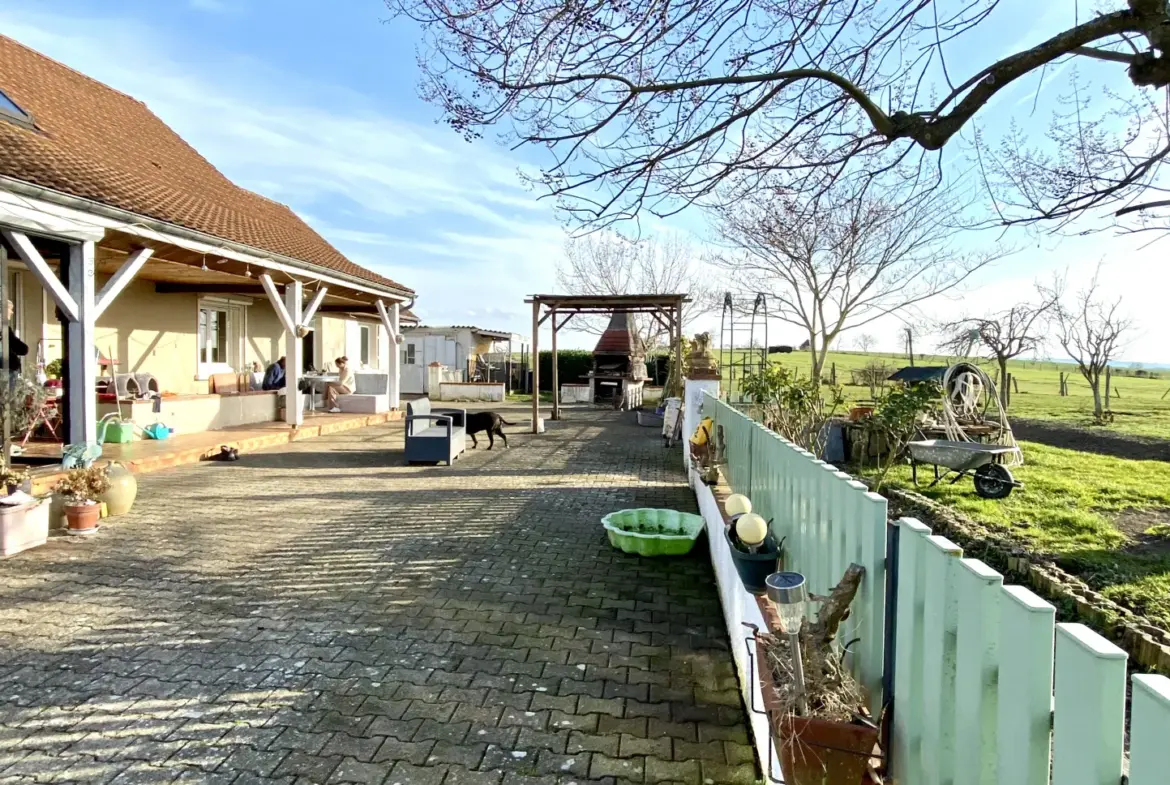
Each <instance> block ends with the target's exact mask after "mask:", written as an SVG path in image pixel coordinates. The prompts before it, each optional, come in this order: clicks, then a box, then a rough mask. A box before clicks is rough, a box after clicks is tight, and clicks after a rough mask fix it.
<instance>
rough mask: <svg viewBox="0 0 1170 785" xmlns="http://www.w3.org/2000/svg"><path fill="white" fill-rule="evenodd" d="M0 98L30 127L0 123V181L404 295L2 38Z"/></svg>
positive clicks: (149, 119) (140, 108) (150, 126)
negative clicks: (83, 201) (202, 235)
mask: <svg viewBox="0 0 1170 785" xmlns="http://www.w3.org/2000/svg"><path fill="white" fill-rule="evenodd" d="M0 90H3V91H4V93H5V94H6V95H7V96H8V97H9V98H10V99H11V100H12V101H13V102H15V103H16V105H17V106H19V107H20V108H21V109H23V110H24V111H26V112H27V113H28V114H30V115H31V116H32V119H33V121H34V123H35V125H36V130H30V129H28V128H25V127H22V126H20V125H18V124H16V123H12V122H6V121H4V120H2V119H0V174H2V175H6V176H8V177H11V178H14V179H17V180H23V181H25V182H29V183H33V184H35V185H39V186H43V187H45V188H50V189H53V190H56V191H61V192H63V193H66V194H70V195H73V196H79V197H83V198H86V199H92V200H93V201H96V202H102V203H104V204H107V205H110V206H112V207H118V208H121V209H123V210H128V211H130V212H133V213H138V214H140V215H145V216H148V217H150V218H155V219H157V220H160V221H166V222H168V223H172V224H177V225H179V226H184V227H187V228H189V229H194V230H197V231H200V232H204V233H206V234H211V235H214V236H216V237H220V238H222V239H225V240H231V241H233V242H237V243H243V244H244V245H248V246H251V247H252V248H256V249H258V250H261V251H268V252H270V253H275V254H281V255H284V256H289V257H292V258H295V259H299V260H301V261H303V262H308V263H310V264H315V265H319V266H321V267H325V268H328V269H330V270H334V271H337V272H340V273H344V274H347V275H351V276H353V277H355V278H360V279H362V280H365V281H368V282H370V283H374V284H379V285H382V286H388V287H392V288H394V289H398V290H405V291H410V290H409V289H407V287H405V286H403V285H401V284H399V283H396V282H394V281H392V280H390V279H389V278H385V277H383V276H381V275H378V274H377V273H374V272H372V271H370V270H367V269H365V268H364V267H359V266H358V265H356V264H354V263H353V262H351V261H350V260H349V259H347V258H345V256H343V255H342V254H341V253H340V252H339V251H338V250H337V249H335V248H334V247H333V246H332V245H330V244H329V243H328V242H326V241H325V239H324V238H322V237H321V236H320V235H319V234H317V233H316V232H314V231H313V230H312V229H311V228H309V226H308V225H307V224H305V222H304V221H302V220H301V219H300V218H298V217H297V216H296V214H295V213H293V211H292V210H290V209H289V208H288V207H286V206H284V205H282V204H279V203H277V202H274V201H272V200H271V199H267V198H265V197H263V196H260V195H259V194H255V193H253V192H251V191H248V190H246V189H244V188H240V187H239V186H237V185H236V184H235V183H233V182H232V181H231V180H229V179H228V178H226V177H225V176H224V175H223V174H222V173H220V171H219V170H218V169H216V168H215V167H214V166H212V165H211V163H210V162H209V161H207V159H205V158H204V157H203V156H201V155H200V154H199V153H198V152H197V151H196V150H195V149H194V148H193V147H191V146H190V145H189V144H187V143H186V142H184V141H183V139H182V138H180V137H179V135H178V134H176V133H175V132H174V131H172V130H171V129H170V128H169V127H168V126H167V125H166V124H165V123H163V122H162V120H160V119H159V118H158V117H156V116H155V115H154V114H153V113H152V112H151V111H150V110H149V109H147V108H146V105H145V104H143V103H141V102H139V101H137V100H135V99H133V98H131V97H130V96H128V95H125V94H124V93H120V92H118V91H117V90H114V89H112V88H110V87H108V86H106V85H104V84H102V83H101V82H98V81H95V80H93V79H91V78H89V77H87V76H85V75H83V74H80V73H78V72H77V71H74V70H73V69H71V68H68V67H66V66H64V65H62V64H60V63H58V62H56V61H55V60H51V59H49V58H47V57H45V56H44V55H42V54H40V53H39V52H36V51H33V50H32V49H29V48H28V47H26V46H24V45H22V44H20V43H18V42H17V41H14V40H13V39H11V38H7V37H5V36H3V35H0Z"/></svg>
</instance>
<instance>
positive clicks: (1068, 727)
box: [1052, 624, 1136, 785]
mask: <svg viewBox="0 0 1170 785" xmlns="http://www.w3.org/2000/svg"><path fill="white" fill-rule="evenodd" d="M1125 660H1126V655H1125V652H1124V651H1122V650H1121V649H1119V648H1118V647H1117V646H1114V645H1113V644H1112V643H1110V642H1109V641H1107V640H1105V639H1104V638H1102V637H1101V636H1100V635H1098V634H1097V633H1095V632H1093V631H1092V630H1090V629H1089V628H1088V627H1086V626H1085V625H1083V624H1058V625H1056V698H1055V702H1054V717H1053V723H1052V781H1053V783H1055V784H1056V785H1102V784H1103V783H1106V782H1108V783H1113V782H1120V781H1121V766H1122V758H1123V757H1124V750H1125ZM1135 785H1136V784H1135Z"/></svg>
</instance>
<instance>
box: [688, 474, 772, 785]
mask: <svg viewBox="0 0 1170 785" xmlns="http://www.w3.org/2000/svg"><path fill="white" fill-rule="evenodd" d="M684 460H685V461H687V463H688V464H689V462H690V461H689V456H686V454H685V453H684ZM687 474H688V475H689V477H690V481H691V487H693V488H694V490H695V498H696V499H697V500H698V503H699V512H700V513H701V514H702V516H703V520H704V522H705V523H706V524H707V543H708V545H709V546H710V548H711V565H712V566H713V567H714V568H715V583H716V586H717V588H718V590H719V602H720V604H721V605H722V606H723V621H724V623H725V624H726V625H727V635H728V638H729V639H730V642H731V656H732V658H733V659H734V661H735V670H736V675H737V676H738V677H739V690H740V697H742V698H743V703H744V706H747V707H748V708H749V709H751V708H753V707H754V708H756V709H760V710H761V711H762V710H763V706H764V701H763V697H762V695H761V693H760V674H759V671H758V670H757V667H758V665H757V659H756V657H755V651H754V649H749V645H750V640H751V635H752V631H751V630H750V629H749V628H747V627H745V626H744V624H754V625H755V626H756V627H758V628H759V629H760V630H761V631H765V632H766V631H767V629H768V626H767V624H766V623H765V622H764V616H763V614H762V613H761V612H760V606H759V604H758V603H757V602H756V598H755V597H754V596H752V595H751V594H749V593H748V592H747V590H745V589H744V588H743V583H742V582H741V581H740V579H739V573H737V572H736V571H735V564H734V562H732V560H731V549H730V546H728V544H727V538H726V537H724V535H723V527H724V523H723V513H722V511H721V509H720V506H719V502H718V501H717V500H716V498H715V494H714V492H712V490H711V488H709V487H708V486H706V485H704V484H703V482H702V481H701V480H700V479H699V475H698V473H696V472H694V471H692V470H690V468H688V469H687ZM747 717H748V726H749V727H748V729H749V730H750V731H751V734H752V743H753V744H754V746H755V748H756V755H757V756H758V762H759V764H760V768H761V769H766V770H767V772H768V773H769V774H770V775H771V776H772V777H776V778H781V779H782V775H781V773H780V762H779V760H778V759H777V758H776V751H775V748H774V745H773V744H772V734H771V730H770V729H769V728H768V718H767V717H766V716H765V715H764V714H762V713H757V712H756V711H748V713H747ZM769 751H771V754H769ZM766 758H767V759H770V760H767V761H766V760H765V759H766ZM772 781H776V780H772Z"/></svg>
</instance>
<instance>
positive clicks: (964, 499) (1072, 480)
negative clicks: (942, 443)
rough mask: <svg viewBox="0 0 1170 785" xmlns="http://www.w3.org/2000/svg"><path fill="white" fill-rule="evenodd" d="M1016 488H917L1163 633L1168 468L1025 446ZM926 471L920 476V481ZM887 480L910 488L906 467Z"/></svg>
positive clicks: (1168, 615)
mask: <svg viewBox="0 0 1170 785" xmlns="http://www.w3.org/2000/svg"><path fill="white" fill-rule="evenodd" d="M1022 446H1023V448H1024V454H1025V456H1026V463H1025V465H1024V466H1021V467H1018V468H1017V467H1013V468H1012V472H1013V474H1014V475H1015V476H1016V478H1017V479H1018V480H1020V481H1022V482H1023V483H1024V484H1025V487H1024V488H1022V489H1017V490H1015V491H1014V492H1013V493H1012V494H1011V495H1010V496H1009V497H1008V498H1007V499H1003V500H1000V501H992V500H988V499H981V498H980V497H978V496H976V495H975V491H974V488H973V486H972V484H971V481H970V480H969V479H964V480H960V481H959V482H958V483H957V484H955V485H949V484H946V483H945V481H944V483H941V484H939V485H937V486H935V487H934V488H925V487H920V488H918V489H917V490H918V491H919V492H920V493H923V494H924V495H926V496H929V497H930V498H932V499H935V500H938V501H940V502H943V503H945V504H947V505H948V506H950V507H952V508H953V509H955V510H958V511H959V512H961V513H963V514H965V515H967V516H968V517H970V518H972V519H973V520H976V521H979V522H980V523H982V524H983V525H985V526H987V527H988V528H989V529H993V530H996V531H1000V532H1005V533H1008V534H1009V535H1010V536H1011V537H1013V538H1015V539H1017V540H1019V541H1020V542H1022V543H1024V544H1026V545H1027V546H1028V547H1029V548H1030V549H1032V550H1034V551H1035V552H1036V553H1038V554H1047V555H1051V556H1052V557H1054V558H1055V560H1056V561H1057V563H1058V564H1060V566H1062V567H1064V568H1065V569H1067V570H1068V571H1069V572H1071V573H1074V574H1076V575H1078V576H1079V577H1081V578H1082V579H1083V580H1084V581H1085V582H1086V583H1088V584H1089V585H1090V586H1092V587H1093V588H1095V589H1097V590H1098V591H1101V592H1102V593H1103V594H1104V595H1105V596H1106V597H1109V598H1110V599H1112V600H1113V601H1115V602H1117V603H1119V604H1121V605H1123V606H1126V607H1128V608H1131V609H1132V610H1134V611H1136V612H1138V613H1142V614H1144V615H1146V616H1147V617H1149V618H1150V619H1151V620H1152V621H1154V622H1155V623H1156V624H1159V625H1161V626H1163V627H1166V628H1167V629H1170V526H1168V525H1167V522H1170V463H1165V462H1162V461H1129V460H1124V459H1121V458H1111V457H1106V456H1101V455H1093V454H1091V453H1084V452H1078V451H1075V450H1061V449H1057V448H1055V447H1047V446H1044V445H1041V444H1032V443H1029V442H1025V443H1024V444H1023V445H1022ZM931 477H932V475H931V474H930V471H929V469H927V470H925V471H920V472H919V480H920V481H921V482H922V483H923V485H925V484H926V483H927V482H929V479H930V478H931ZM889 484H891V485H894V486H898V487H903V488H913V484H912V483H911V480H910V469H909V467H907V466H898V467H895V468H894V469H893V470H892V471H891V472H890V480H889Z"/></svg>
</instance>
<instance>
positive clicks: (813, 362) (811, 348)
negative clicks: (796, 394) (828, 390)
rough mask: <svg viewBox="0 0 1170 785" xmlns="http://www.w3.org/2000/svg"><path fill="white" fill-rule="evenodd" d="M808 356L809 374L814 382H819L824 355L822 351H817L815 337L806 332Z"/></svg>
mask: <svg viewBox="0 0 1170 785" xmlns="http://www.w3.org/2000/svg"><path fill="white" fill-rule="evenodd" d="M808 356H809V361H810V363H809V376H810V377H811V378H812V380H813V381H814V382H817V383H820V381H821V372H822V371H823V370H824V367H825V355H824V353H823V352H819V351H817V337H816V336H815V335H813V334H812V333H809V334H808Z"/></svg>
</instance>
